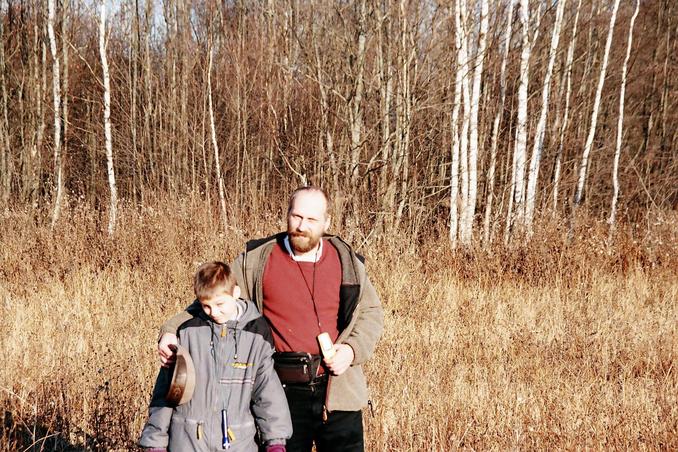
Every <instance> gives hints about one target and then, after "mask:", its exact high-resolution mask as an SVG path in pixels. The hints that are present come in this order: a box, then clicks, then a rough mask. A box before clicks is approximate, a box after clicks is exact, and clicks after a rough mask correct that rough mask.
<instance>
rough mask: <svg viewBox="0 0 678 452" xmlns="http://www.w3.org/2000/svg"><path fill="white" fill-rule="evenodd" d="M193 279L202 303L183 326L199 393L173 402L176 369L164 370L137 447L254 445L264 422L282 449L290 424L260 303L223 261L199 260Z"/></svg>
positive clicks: (265, 432) (175, 450) (175, 449)
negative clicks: (248, 296) (245, 293)
mask: <svg viewBox="0 0 678 452" xmlns="http://www.w3.org/2000/svg"><path fill="white" fill-rule="evenodd" d="M193 285H194V290H195V296H196V298H197V299H198V301H199V302H200V309H198V310H197V311H195V312H193V313H192V314H193V315H194V317H193V318H192V319H190V320H188V321H186V322H185V323H183V324H182V325H181V327H179V330H178V337H179V343H180V344H181V345H182V346H183V347H185V348H186V349H187V350H188V351H189V353H190V355H191V358H192V360H193V364H194V366H195V390H194V392H193V397H192V398H191V400H190V401H188V402H187V403H185V404H183V405H178V406H173V405H171V404H170V403H169V402H168V401H167V400H166V396H167V391H168V388H169V385H170V381H171V379H172V373H171V370H168V369H165V368H162V369H160V373H159V375H158V378H157V381H156V384H155V388H154V390H153V398H152V400H151V406H150V408H149V416H148V421H147V422H146V425H145V426H144V429H143V432H142V433H141V438H140V440H139V445H140V446H141V447H143V448H146V449H147V450H148V449H150V450H153V451H158V452H159V451H166V450H167V449H169V450H170V451H172V452H179V451H181V452H183V451H190V450H210V451H223V450H225V449H229V450H231V451H236V452H240V451H256V450H257V444H256V443H255V436H256V432H257V427H258V430H259V438H260V440H261V443H262V444H264V445H265V446H266V450H267V451H268V452H284V451H285V441H286V439H288V438H289V437H290V436H291V435H292V423H291V420H290V413H289V409H288V407H287V400H286V398H285V393H284V392H283V389H282V386H281V384H280V380H279V379H278V376H277V375H276V373H275V371H274V370H273V359H272V355H273V339H272V336H271V330H270V327H269V326H268V323H267V322H266V320H265V319H264V318H263V317H261V315H260V314H259V312H258V311H257V308H256V306H255V305H254V304H252V303H251V302H248V301H245V300H242V299H239V296H240V288H239V287H238V286H237V284H236V281H235V276H234V275H233V274H232V272H231V269H230V268H229V266H228V265H226V264H224V263H223V262H208V263H206V264H203V265H201V266H200V268H198V271H197V273H196V275H195V279H194V284H193ZM255 420H256V426H255Z"/></svg>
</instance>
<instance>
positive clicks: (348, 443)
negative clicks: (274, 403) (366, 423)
mask: <svg viewBox="0 0 678 452" xmlns="http://www.w3.org/2000/svg"><path fill="white" fill-rule="evenodd" d="M326 390H327V382H323V383H321V384H318V385H315V386H306V385H285V394H286V395H287V403H288V404H289V407H290V414H291V415H292V429H293V432H292V438H290V439H289V440H288V441H287V451H288V452H311V450H312V447H313V443H314V442H315V447H316V450H317V451H318V452H333V451H336V452H363V451H364V450H365V443H364V439H363V417H362V412H361V411H333V412H331V413H327V421H325V422H323V406H324V404H325V393H326Z"/></svg>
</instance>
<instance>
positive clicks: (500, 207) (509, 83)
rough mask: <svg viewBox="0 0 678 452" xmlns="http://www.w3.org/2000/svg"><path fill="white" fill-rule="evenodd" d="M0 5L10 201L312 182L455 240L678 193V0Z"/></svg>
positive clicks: (6, 200) (362, 209) (234, 202)
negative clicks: (442, 230) (615, 197)
mask: <svg viewBox="0 0 678 452" xmlns="http://www.w3.org/2000/svg"><path fill="white" fill-rule="evenodd" d="M0 5H1V6H0V8H1V9H0V18H1V19H2V20H0V40H1V41H2V44H3V45H2V46H0V85H1V92H0V96H1V99H0V101H1V104H2V106H1V115H0V135H1V140H0V205H2V206H5V207H16V206H26V205H28V206H33V207H36V208H42V210H43V211H45V210H48V211H50V212H52V217H53V221H56V220H57V219H58V207H59V206H60V205H61V204H63V203H68V202H70V203H73V202H76V200H78V199H79V200H80V201H82V202H87V203H89V204H90V205H92V206H95V207H97V208H101V209H102V210H106V211H109V212H112V215H113V218H114V211H115V210H114V209H112V207H114V206H115V204H116V203H117V197H119V198H120V199H123V200H127V201H129V202H133V203H148V202H150V200H152V199H154V198H153V197H154V196H157V195H158V193H167V194H169V195H171V196H173V197H191V199H196V200H204V201H205V202H209V203H210V205H212V206H214V208H215V209H217V208H219V209H220V210H222V211H223V210H224V208H223V207H220V206H227V208H228V206H231V208H233V206H236V208H238V209H250V208H253V207H252V206H255V205H263V206H266V205H268V204H267V201H268V200H274V201H275V202H279V201H280V200H281V199H282V196H283V194H286V193H288V192H289V191H290V189H291V188H293V187H295V186H298V185H301V184H306V183H313V184H318V185H322V186H324V187H326V188H327V189H328V190H329V191H330V193H331V194H332V195H333V196H334V198H335V216H336V217H338V221H340V222H341V221H342V213H344V212H351V214H350V216H351V217H354V216H358V217H359V218H360V220H359V221H360V224H361V225H363V227H366V228H367V229H371V228H374V230H377V231H388V230H391V228H396V229H399V228H403V227H407V228H408V230H409V231H411V232H414V233H416V232H417V231H419V230H420V229H421V228H422V227H424V226H428V225H431V224H438V225H440V223H441V222H442V221H444V222H445V223H444V224H445V228H447V230H449V231H450V238H451V240H452V241H453V243H455V244H456V243H457V241H461V242H462V243H471V242H472V241H474V240H479V239H482V240H484V241H486V242H490V241H498V240H502V239H503V240H505V241H508V240H509V239H510V236H511V233H512V231H514V230H516V227H517V226H526V227H527V229H528V230H530V229H531V225H532V221H533V219H534V221H540V219H542V218H547V217H548V218H551V217H552V216H556V217H565V218H566V217H569V216H571V215H572V214H573V212H574V211H575V209H577V208H578V207H579V206H581V209H582V211H585V212H589V213H591V214H592V215H593V216H595V217H599V218H601V219H602V218H608V217H609V219H608V221H610V222H611V223H614V222H615V215H614V214H611V211H612V210H616V212H617V213H616V218H622V219H623V220H624V221H639V220H640V219H642V218H644V217H645V216H646V215H647V214H648V212H650V211H655V210H657V209H675V208H676V205H677V204H678V165H677V158H676V157H677V155H676V142H677V141H678V134H677V130H678V115H677V114H676V107H678V95H677V90H676V88H677V86H676V85H677V84H678V82H677V81H676V77H675V74H676V73H678V72H677V71H678V61H677V59H678V57H677V56H676V55H678V48H677V45H676V32H677V23H676V17H677V16H676V5H675V3H674V2H673V1H671V0H647V1H642V2H639V3H638V2H636V1H631V0H629V1H623V2H620V1H619V0H584V1H582V0H567V1H566V0H559V1H557V2H541V1H535V0H515V1H511V0H447V1H440V2H436V1H414V0H374V1H368V0H356V1H350V2H349V1H326V0H309V1H300V0H284V1H283V0H281V1H274V0H259V1H245V0H240V1H221V2H218V1H209V0H205V1H201V0H192V1H177V0H166V1H142V0H134V1H129V2H127V1H125V2H120V4H119V5H116V6H115V7H114V8H113V9H112V10H111V8H110V6H111V4H110V3H109V4H107V5H105V6H106V8H107V11H101V8H102V5H101V3H99V2H98V1H96V2H89V1H82V0H80V1H78V0H57V1H55V0H49V1H47V2H46V1H32V0H6V1H2V2H1V3H0ZM104 13H105V14H104ZM631 38H632V39H631ZM102 39H103V42H102V41H101V40H102ZM100 44H104V45H101V46H100ZM629 44H630V45H629ZM109 76H110V82H107V79H108V78H109ZM107 83H108V88H106V86H107ZM106 93H108V95H109V96H110V113H109V115H110V126H109V130H110V131H109V132H108V133H107V132H106V122H107V121H106V120H105V119H104V118H105V111H106V102H105V95H106ZM622 114H623V116H622ZM620 118H622V120H621V121H620ZM107 137H108V139H107ZM615 160H618V165H615ZM617 166H618V175H616V176H615V175H613V169H614V168H616V167H617ZM116 192H117V196H116ZM614 193H619V201H618V206H617V207H613V204H614V202H613V194H614ZM112 196H113V202H111V197H112ZM451 199H452V200H453V202H450V200H451ZM263 208H265V207H263ZM223 218H224V221H225V222H226V223H228V218H227V215H226V214H225V212H224V215H223ZM110 230H112V229H110Z"/></svg>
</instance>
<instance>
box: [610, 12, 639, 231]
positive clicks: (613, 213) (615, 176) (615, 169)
mask: <svg viewBox="0 0 678 452" xmlns="http://www.w3.org/2000/svg"><path fill="white" fill-rule="evenodd" d="M639 10H640V0H636V9H635V10H634V11H633V16H632V17H631V22H630V23H629V37H628V43H627V44H626V56H625V57H624V65H623V66H622V77H621V88H620V91H619V119H618V120H617V145H616V148H615V151H614V162H613V166H612V186H613V192H612V202H611V206H610V216H609V217H608V219H607V222H608V224H609V225H610V231H613V230H614V228H615V220H616V217H617V199H618V198H619V157H620V156H621V148H622V136H623V127H624V95H625V93H626V74H627V68H628V64H629V58H630V57H631V46H632V44H633V26H634V24H635V23H636V17H638V11H639Z"/></svg>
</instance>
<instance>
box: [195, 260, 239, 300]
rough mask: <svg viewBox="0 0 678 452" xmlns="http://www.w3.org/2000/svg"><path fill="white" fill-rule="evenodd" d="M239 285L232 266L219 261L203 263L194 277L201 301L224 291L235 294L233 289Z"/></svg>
mask: <svg viewBox="0 0 678 452" xmlns="http://www.w3.org/2000/svg"><path fill="white" fill-rule="evenodd" d="M237 285H238V283H237V282H236V280H235V275H234V274H233V272H232V271H231V267H229V266H228V265H227V264H224V263H223V262H219V261H213V262H206V263H204V264H202V265H201V266H200V267H198V271H197V272H195V277H194V278H193V290H194V291H195V296H196V298H197V299H198V300H201V301H202V300H207V299H209V298H212V297H214V296H216V295H218V294H220V293H224V292H227V293H229V294H230V295H233V289H235V286H237Z"/></svg>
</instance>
